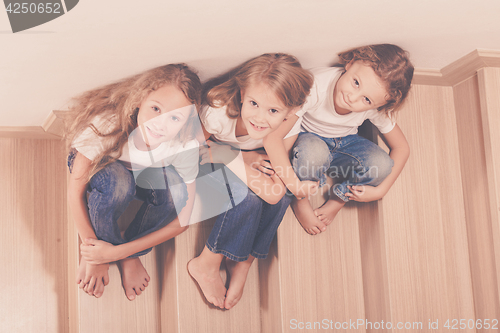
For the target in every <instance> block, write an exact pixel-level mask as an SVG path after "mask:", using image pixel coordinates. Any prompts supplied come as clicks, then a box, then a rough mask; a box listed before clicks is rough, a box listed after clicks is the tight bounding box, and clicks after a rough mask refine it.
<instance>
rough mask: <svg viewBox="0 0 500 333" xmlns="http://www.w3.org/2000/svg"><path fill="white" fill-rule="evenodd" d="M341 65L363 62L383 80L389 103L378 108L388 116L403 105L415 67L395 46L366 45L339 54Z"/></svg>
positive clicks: (405, 54) (400, 49)
mask: <svg viewBox="0 0 500 333" xmlns="http://www.w3.org/2000/svg"><path fill="white" fill-rule="evenodd" d="M339 58H340V61H339V62H340V65H342V66H344V67H345V65H347V64H348V63H350V62H354V61H362V62H364V63H366V64H368V65H369V66H370V67H371V68H372V69H373V70H374V71H375V74H377V76H378V77H380V78H381V79H382V81H383V82H384V84H385V85H386V88H387V91H388V93H389V98H388V100H387V103H386V104H385V105H383V106H381V107H379V108H378V110H379V111H383V112H385V113H386V114H389V113H390V112H393V111H397V110H399V109H400V108H401V106H402V105H403V102H404V100H405V98H406V97H407V96H408V92H409V91H410V87H411V80H412V78H413V65H412V63H411V62H410V58H409V55H408V52H406V51H405V50H403V49H402V48H400V47H399V46H397V45H393V44H375V45H366V46H361V47H357V48H354V49H351V50H349V51H345V52H342V53H339Z"/></svg>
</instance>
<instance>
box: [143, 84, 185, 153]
mask: <svg viewBox="0 0 500 333" xmlns="http://www.w3.org/2000/svg"><path fill="white" fill-rule="evenodd" d="M192 110H193V106H192V103H191V102H190V101H189V100H188V99H187V98H186V96H185V95H184V93H183V92H182V91H180V90H179V89H178V88H176V87H174V86H172V85H165V86H163V87H161V88H160V89H158V90H155V91H153V92H151V93H150V94H149V95H148V96H147V97H146V99H144V101H142V103H141V106H140V107H139V113H138V114H137V125H138V127H139V130H140V133H141V135H140V137H139V136H138V135H136V136H135V137H134V139H135V144H136V146H137V148H138V149H140V150H150V149H155V148H157V147H158V146H159V145H160V144H161V143H162V142H166V141H170V140H172V139H174V138H175V136H176V135H177V133H179V131H180V130H181V128H182V127H183V126H184V125H185V124H186V122H187V120H188V119H189V116H190V115H191V112H192Z"/></svg>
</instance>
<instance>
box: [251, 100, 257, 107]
mask: <svg viewBox="0 0 500 333" xmlns="http://www.w3.org/2000/svg"><path fill="white" fill-rule="evenodd" d="M250 105H252V106H258V105H257V102H255V101H250Z"/></svg>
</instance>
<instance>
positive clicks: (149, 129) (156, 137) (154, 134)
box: [146, 126, 163, 139]
mask: <svg viewBox="0 0 500 333" xmlns="http://www.w3.org/2000/svg"><path fill="white" fill-rule="evenodd" d="M146 128H147V130H148V133H149V135H150V136H151V137H153V138H155V139H158V138H161V137H163V135H161V134H158V133H156V132H155V131H153V130H152V129H151V128H149V127H148V126H146Z"/></svg>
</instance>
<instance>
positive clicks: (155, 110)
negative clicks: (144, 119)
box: [151, 106, 161, 113]
mask: <svg viewBox="0 0 500 333" xmlns="http://www.w3.org/2000/svg"><path fill="white" fill-rule="evenodd" d="M151 109H153V111H154V112H156V113H160V112H161V110H160V108H158V107H157V106H152V107H151Z"/></svg>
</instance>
